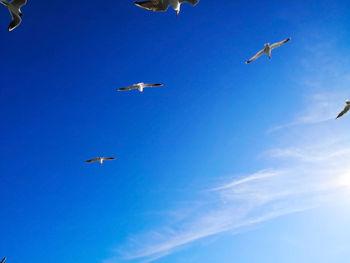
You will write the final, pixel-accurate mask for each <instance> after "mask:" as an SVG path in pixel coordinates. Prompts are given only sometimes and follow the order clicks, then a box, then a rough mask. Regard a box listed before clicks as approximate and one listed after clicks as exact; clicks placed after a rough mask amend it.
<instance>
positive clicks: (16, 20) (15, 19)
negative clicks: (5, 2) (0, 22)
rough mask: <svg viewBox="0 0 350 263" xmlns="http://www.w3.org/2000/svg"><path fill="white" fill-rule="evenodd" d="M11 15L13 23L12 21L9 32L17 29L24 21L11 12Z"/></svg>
mask: <svg viewBox="0 0 350 263" xmlns="http://www.w3.org/2000/svg"><path fill="white" fill-rule="evenodd" d="M10 14H11V16H12V21H11V23H10V24H9V26H8V30H9V31H12V30H14V29H15V28H17V27H18V26H19V25H20V24H21V22H22V19H21V17H20V16H18V15H16V14H14V13H12V12H11V11H10Z"/></svg>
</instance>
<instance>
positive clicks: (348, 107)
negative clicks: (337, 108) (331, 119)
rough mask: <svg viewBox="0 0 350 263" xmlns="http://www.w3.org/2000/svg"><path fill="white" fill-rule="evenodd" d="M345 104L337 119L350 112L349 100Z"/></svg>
mask: <svg viewBox="0 0 350 263" xmlns="http://www.w3.org/2000/svg"><path fill="white" fill-rule="evenodd" d="M345 103H346V106H345V108H344V110H343V111H342V112H341V113H339V115H338V117H337V119H339V118H340V117H342V116H343V115H344V114H346V113H347V112H348V111H349V110H350V100H347V101H345Z"/></svg>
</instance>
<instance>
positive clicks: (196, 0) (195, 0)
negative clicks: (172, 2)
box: [180, 0, 199, 6]
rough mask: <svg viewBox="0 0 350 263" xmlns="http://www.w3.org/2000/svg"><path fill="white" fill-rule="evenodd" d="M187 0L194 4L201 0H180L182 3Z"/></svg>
mask: <svg viewBox="0 0 350 263" xmlns="http://www.w3.org/2000/svg"><path fill="white" fill-rule="evenodd" d="M183 2H187V3H189V4H191V5H193V6H195V5H196V4H198V3H199V0H180V3H183Z"/></svg>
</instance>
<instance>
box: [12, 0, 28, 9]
mask: <svg viewBox="0 0 350 263" xmlns="http://www.w3.org/2000/svg"><path fill="white" fill-rule="evenodd" d="M11 4H12V5H14V6H15V7H17V8H21V7H22V6H24V5H26V4H27V0H13V1H12V2H11Z"/></svg>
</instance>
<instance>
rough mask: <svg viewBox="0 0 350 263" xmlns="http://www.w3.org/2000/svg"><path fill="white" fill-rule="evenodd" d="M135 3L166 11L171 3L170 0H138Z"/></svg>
mask: <svg viewBox="0 0 350 263" xmlns="http://www.w3.org/2000/svg"><path fill="white" fill-rule="evenodd" d="M134 4H135V5H136V6H138V7H141V8H143V9H146V10H150V11H166V10H168V7H169V5H170V1H169V0H149V1H136V2H134Z"/></svg>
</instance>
